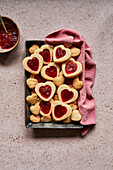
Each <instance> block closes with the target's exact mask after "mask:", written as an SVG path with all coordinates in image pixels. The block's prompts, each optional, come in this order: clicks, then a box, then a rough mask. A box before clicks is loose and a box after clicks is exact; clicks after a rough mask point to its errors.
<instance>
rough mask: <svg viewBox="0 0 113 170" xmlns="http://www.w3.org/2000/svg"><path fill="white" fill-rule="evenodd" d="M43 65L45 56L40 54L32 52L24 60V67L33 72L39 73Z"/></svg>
mask: <svg viewBox="0 0 113 170" xmlns="http://www.w3.org/2000/svg"><path fill="white" fill-rule="evenodd" d="M42 66H43V58H42V56H41V55H39V54H32V55H31V56H30V57H26V58H25V59H24V60H23V67H24V69H25V70H27V71H28V72H30V73H32V74H38V73H39V72H40V70H41V68H42Z"/></svg>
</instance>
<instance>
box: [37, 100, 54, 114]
mask: <svg viewBox="0 0 113 170" xmlns="http://www.w3.org/2000/svg"><path fill="white" fill-rule="evenodd" d="M39 106H40V114H41V115H42V116H43V115H44V114H51V102H50V101H43V100H41V102H40V104H39Z"/></svg>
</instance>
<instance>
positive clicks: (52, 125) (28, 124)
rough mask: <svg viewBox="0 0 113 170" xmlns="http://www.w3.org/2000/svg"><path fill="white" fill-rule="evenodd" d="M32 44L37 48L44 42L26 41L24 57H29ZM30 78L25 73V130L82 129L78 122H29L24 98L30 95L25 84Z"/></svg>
mask: <svg viewBox="0 0 113 170" xmlns="http://www.w3.org/2000/svg"><path fill="white" fill-rule="evenodd" d="M33 44H38V45H39V46H42V45H43V44H45V42H44V40H28V41H26V42H25V57H27V56H30V53H29V48H30V47H31V46H32V45H33ZM29 77H30V73H29V72H27V71H25V126H26V127H27V128H39V129H41V128H45V129H47V128H49V129H57V128H58V129H81V128H83V125H81V124H80V123H79V122H72V123H67V124H64V123H62V122H54V121H52V122H50V123H43V122H40V123H33V122H31V121H30V115H31V114H32V113H31V112H30V109H29V107H30V104H29V103H27V101H26V97H27V96H28V95H30V94H31V89H29V87H28V86H27V84H26V80H27V79H28V78H29Z"/></svg>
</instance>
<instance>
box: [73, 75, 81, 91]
mask: <svg viewBox="0 0 113 170" xmlns="http://www.w3.org/2000/svg"><path fill="white" fill-rule="evenodd" d="M73 87H74V88H75V89H77V90H79V89H81V88H82V87H83V81H80V80H79V77H77V78H75V79H74V80H73Z"/></svg>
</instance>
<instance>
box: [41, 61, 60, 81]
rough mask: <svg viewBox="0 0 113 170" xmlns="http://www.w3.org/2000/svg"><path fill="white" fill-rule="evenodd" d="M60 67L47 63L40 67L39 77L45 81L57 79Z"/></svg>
mask: <svg viewBox="0 0 113 170" xmlns="http://www.w3.org/2000/svg"><path fill="white" fill-rule="evenodd" d="M59 71H60V67H59V66H58V65H57V64H55V63H54V62H51V63H49V64H48V65H47V66H44V67H42V70H41V76H42V77H43V78H44V79H46V80H53V79H54V78H55V77H58V75H59Z"/></svg>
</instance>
